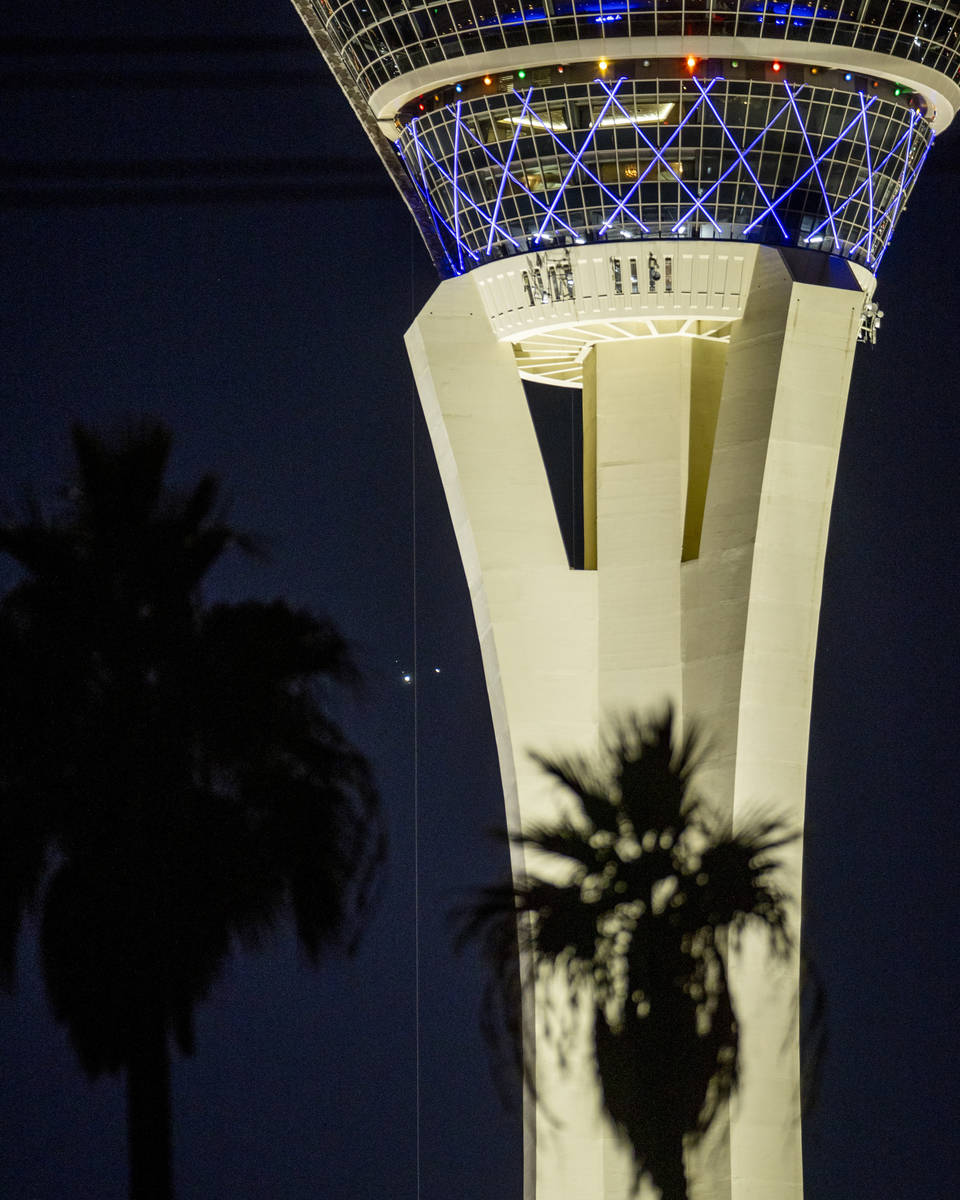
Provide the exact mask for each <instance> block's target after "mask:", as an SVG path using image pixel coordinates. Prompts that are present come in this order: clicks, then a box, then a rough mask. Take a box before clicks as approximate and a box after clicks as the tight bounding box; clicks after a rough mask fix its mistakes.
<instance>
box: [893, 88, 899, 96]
mask: <svg viewBox="0 0 960 1200" xmlns="http://www.w3.org/2000/svg"><path fill="white" fill-rule="evenodd" d="M893 94H894V95H895V96H899V95H900V89H899V88H898V87H895V88H894V89H893Z"/></svg>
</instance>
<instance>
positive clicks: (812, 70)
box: [810, 67, 820, 75]
mask: <svg viewBox="0 0 960 1200" xmlns="http://www.w3.org/2000/svg"><path fill="white" fill-rule="evenodd" d="M819 70H820V68H819V67H811V68H810V74H811V75H816V74H817V72H818V71H819Z"/></svg>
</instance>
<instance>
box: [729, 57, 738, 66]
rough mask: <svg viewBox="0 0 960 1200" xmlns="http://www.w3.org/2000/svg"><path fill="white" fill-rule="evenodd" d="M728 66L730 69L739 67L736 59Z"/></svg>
mask: <svg viewBox="0 0 960 1200" xmlns="http://www.w3.org/2000/svg"><path fill="white" fill-rule="evenodd" d="M730 66H731V67H739V66H740V62H739V60H738V59H736V58H735V59H733V60H732V61H731V63H730Z"/></svg>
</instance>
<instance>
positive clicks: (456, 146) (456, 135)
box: [451, 100, 463, 271]
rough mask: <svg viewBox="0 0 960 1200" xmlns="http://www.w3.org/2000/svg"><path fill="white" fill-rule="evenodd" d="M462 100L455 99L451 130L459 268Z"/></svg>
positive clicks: (454, 223)
mask: <svg viewBox="0 0 960 1200" xmlns="http://www.w3.org/2000/svg"><path fill="white" fill-rule="evenodd" d="M461 105H462V101H460V100H458V101H457V121H456V124H455V125H454V132H453V178H452V180H451V182H452V183H453V236H454V237H455V238H456V239H457V249H458V250H459V252H460V270H461V271H462V270H463V246H462V245H461V244H460V205H459V204H457V193H458V191H459V190H460V189H459V188H458V187H457V174H458V173H459V170H460V108H461Z"/></svg>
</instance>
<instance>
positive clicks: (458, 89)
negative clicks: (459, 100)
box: [453, 83, 463, 92]
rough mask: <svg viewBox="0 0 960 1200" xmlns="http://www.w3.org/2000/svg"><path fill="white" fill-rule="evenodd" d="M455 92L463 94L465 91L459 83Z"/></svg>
mask: <svg viewBox="0 0 960 1200" xmlns="http://www.w3.org/2000/svg"><path fill="white" fill-rule="evenodd" d="M453 90H454V91H455V92H462V91H463V88H462V87H461V86H460V84H459V83H458V84H457V85H456V87H455V88H454V89H453Z"/></svg>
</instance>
